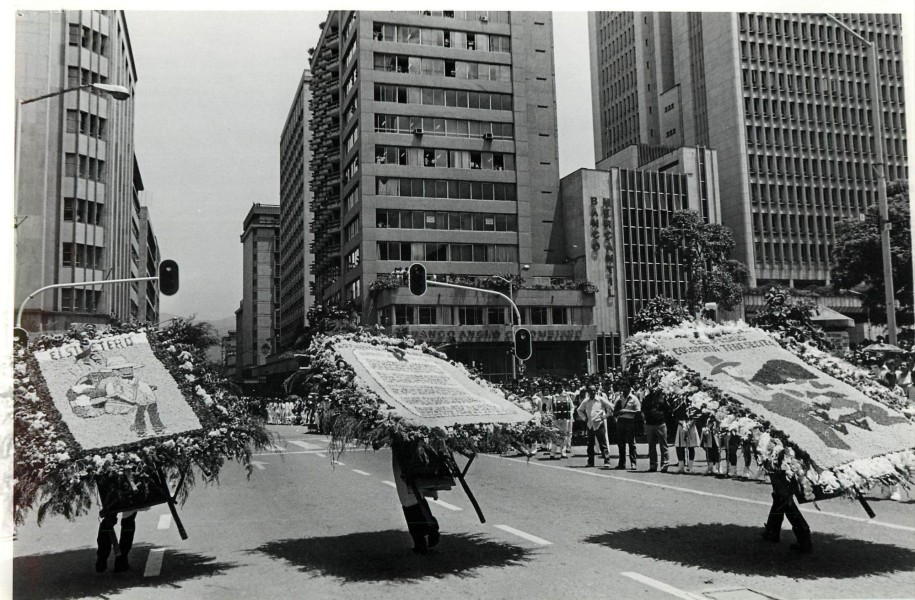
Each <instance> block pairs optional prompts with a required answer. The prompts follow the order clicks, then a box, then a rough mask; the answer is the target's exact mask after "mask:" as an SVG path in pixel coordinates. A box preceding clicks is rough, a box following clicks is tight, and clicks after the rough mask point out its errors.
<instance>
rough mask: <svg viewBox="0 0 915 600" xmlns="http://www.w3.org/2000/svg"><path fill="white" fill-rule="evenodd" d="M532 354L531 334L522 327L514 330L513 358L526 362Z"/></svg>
mask: <svg viewBox="0 0 915 600" xmlns="http://www.w3.org/2000/svg"><path fill="white" fill-rule="evenodd" d="M533 353H534V348H533V346H532V345H531V332H530V331H528V330H527V329H525V328H524V327H519V328H518V329H516V330H515V356H517V357H518V359H519V360H527V359H529V358H530V357H531V355H532V354H533Z"/></svg>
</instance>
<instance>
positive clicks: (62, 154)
mask: <svg viewBox="0 0 915 600" xmlns="http://www.w3.org/2000/svg"><path fill="white" fill-rule="evenodd" d="M15 79H16V84H15V85H16V98H17V113H18V114H17V117H18V125H19V129H18V137H17V166H18V172H17V186H16V202H15V207H14V213H15V227H16V230H15V244H16V246H15V251H16V261H15V264H16V286H15V300H16V305H17V306H18V305H20V304H21V302H22V301H23V300H24V299H25V298H26V297H27V296H28V295H29V294H30V293H32V292H34V291H35V290H37V289H39V288H42V287H44V286H47V285H51V284H57V283H72V282H81V281H94V280H102V279H128V278H134V277H143V276H146V275H147V274H148V272H149V271H148V269H147V265H146V263H145V262H143V261H141V256H140V247H141V246H143V245H144V244H146V242H147V239H148V238H147V239H143V238H142V236H143V235H144V234H143V233H142V232H141V230H140V229H141V227H140V223H141V219H142V218H143V217H141V214H140V209H141V202H140V192H141V191H142V189H143V185H142V180H141V179H140V175H139V169H138V167H137V164H136V159H135V155H134V143H133V115H134V112H133V110H134V109H133V106H134V103H133V101H132V100H131V99H127V100H123V101H117V100H115V99H114V98H113V97H111V96H109V95H107V94H105V93H99V92H97V91H95V90H94V89H92V88H90V87H88V86H89V85H90V84H115V85H119V86H123V87H124V88H126V89H127V90H129V91H130V92H131V93H133V91H134V87H135V85H136V81H137V73H136V67H135V65H134V62H133V54H132V52H131V47H130V36H129V34H128V31H127V23H126V20H125V17H124V13H123V12H122V11H105V10H67V11H46V12H38V11H19V12H17V13H16V74H15ZM71 88H74V89H71ZM62 90H69V91H67V92H66V93H64V94H62V95H53V96H51V97H48V98H45V99H41V100H37V101H35V102H28V103H25V104H21V105H20V104H19V102H21V101H24V100H31V99H34V98H37V97H40V96H44V95H48V94H54V93H55V92H59V91H62ZM147 231H148V221H147ZM156 256H158V254H157V253H156ZM153 296H155V297H157V296H158V285H157V284H155V283H153V285H152V289H149V286H148V284H147V283H146V282H132V283H123V284H113V285H106V286H98V287H95V288H92V287H78V288H58V289H54V290H49V291H47V292H44V293H42V294H40V295H39V296H36V297H35V298H33V299H32V300H31V301H30V302H29V304H28V305H27V310H26V312H25V314H24V319H23V324H24V326H25V327H26V328H27V329H30V330H38V329H63V328H65V327H66V326H67V325H68V324H69V323H70V322H73V321H80V322H96V323H101V322H107V321H108V319H109V318H114V319H116V320H119V321H130V320H132V319H140V320H143V319H144V318H148V317H149V315H150V314H151V313H150V311H149V299H150V298H151V297H153ZM152 305H153V306H156V307H157V306H158V300H157V299H156V300H155V301H153V302H152ZM153 313H154V314H155V313H156V311H153Z"/></svg>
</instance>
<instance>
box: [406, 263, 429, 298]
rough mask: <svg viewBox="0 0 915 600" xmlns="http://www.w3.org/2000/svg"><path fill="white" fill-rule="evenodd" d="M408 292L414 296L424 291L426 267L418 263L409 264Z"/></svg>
mask: <svg viewBox="0 0 915 600" xmlns="http://www.w3.org/2000/svg"><path fill="white" fill-rule="evenodd" d="M410 292H412V293H413V295H414V296H422V295H423V294H425V293H426V267H424V266H423V265H421V264H420V263H413V264H412V265H410Z"/></svg>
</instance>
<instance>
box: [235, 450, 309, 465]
mask: <svg viewBox="0 0 915 600" xmlns="http://www.w3.org/2000/svg"><path fill="white" fill-rule="evenodd" d="M280 454H282V455H283V456H291V455H293V454H317V455H318V456H322V457H323V456H324V455H323V454H321V453H320V452H318V451H317V450H296V451H295V452H281V453H280ZM251 456H276V452H270V453H269V454H252V455H251ZM264 464H267V463H264Z"/></svg>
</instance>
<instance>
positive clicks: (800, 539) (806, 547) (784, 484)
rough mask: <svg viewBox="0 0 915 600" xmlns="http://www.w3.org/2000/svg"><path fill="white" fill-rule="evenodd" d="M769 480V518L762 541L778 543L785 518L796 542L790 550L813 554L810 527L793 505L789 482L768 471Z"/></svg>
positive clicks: (782, 475)
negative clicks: (770, 505) (770, 497)
mask: <svg viewBox="0 0 915 600" xmlns="http://www.w3.org/2000/svg"><path fill="white" fill-rule="evenodd" d="M769 480H770V481H771V482H772V508H771V509H769V518H768V519H767V520H766V523H765V529H764V530H763V533H762V537H763V539H764V540H766V541H768V542H773V543H778V541H779V539H780V538H781V531H782V521H784V519H785V517H787V518H788V522H789V523H791V528H792V530H793V531H794V537H795V538H796V540H797V541H796V542H795V543H793V544H791V546H790V549H791V550H794V551H795V552H801V553H805V554H806V553H810V552H813V542H812V541H811V539H810V526H809V525H807V521H806V520H805V519H804V515H802V514H801V511H800V509H798V507H797V504H795V503H794V494H793V493H792V488H791V482H789V481H788V478H787V476H786V475H785V474H784V473H783V472H781V471H770V472H769Z"/></svg>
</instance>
